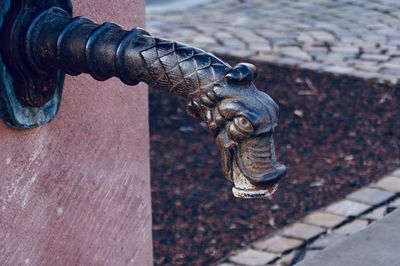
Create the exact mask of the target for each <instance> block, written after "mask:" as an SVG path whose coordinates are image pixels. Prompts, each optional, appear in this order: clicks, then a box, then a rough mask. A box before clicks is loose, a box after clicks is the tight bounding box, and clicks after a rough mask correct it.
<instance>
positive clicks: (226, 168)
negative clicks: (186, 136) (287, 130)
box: [3, 7, 286, 198]
mask: <svg viewBox="0 0 400 266" xmlns="http://www.w3.org/2000/svg"><path fill="white" fill-rule="evenodd" d="M26 25H27V26H26V34H25V36H24V41H23V54H22V55H20V56H21V57H22V58H23V59H21V60H20V62H21V63H20V66H17V67H10V69H14V70H15V69H19V68H20V69H24V70H26V71H28V72H29V73H30V76H31V77H45V78H44V79H46V77H48V76H51V75H54V73H55V72H57V71H59V70H63V71H65V72H66V73H68V74H70V75H79V74H81V73H88V74H90V75H91V76H92V77H93V78H95V79H97V80H106V79H108V78H111V77H118V78H119V79H121V81H122V82H124V83H126V84H128V85H135V84H137V83H138V82H141V81H143V82H146V83H147V84H149V85H150V86H151V87H153V88H157V89H163V90H167V91H170V92H172V93H173V94H175V95H178V96H181V97H185V98H186V99H187V111H188V113H189V114H191V115H192V116H194V117H200V118H201V119H202V120H204V121H205V122H206V124H207V126H208V127H209V129H210V130H211V131H212V132H213V133H214V135H215V137H216V141H217V144H218V146H219V147H220V149H221V154H222V169H223V173H224V175H225V176H226V177H227V178H228V179H229V180H231V181H233V182H234V183H235V187H234V188H233V193H234V195H235V196H237V197H242V198H252V197H265V196H269V195H271V193H272V192H273V191H274V190H275V188H276V184H277V181H278V180H279V179H280V178H281V177H282V176H283V175H284V174H285V172H286V168H285V167H284V166H283V165H282V164H280V163H278V162H277V161H276V158H275V147H274V141H273V131H274V129H275V127H276V126H277V123H278V106H277V104H276V103H275V102H274V101H273V100H272V99H271V98H270V97H269V96H268V95H267V94H265V93H263V92H261V91H259V90H258V89H257V88H256V87H255V86H254V84H253V79H254V78H255V77H256V68H255V66H253V65H251V64H245V63H242V64H239V65H237V66H235V67H231V66H229V65H228V64H226V63H224V62H223V61H221V60H220V59H218V58H217V57H216V56H214V55H213V54H210V53H207V52H205V51H204V50H201V49H198V48H195V47H191V46H188V45H186V44H182V43H178V42H174V41H169V40H165V39H160V38H155V37H152V36H150V34H149V33H147V32H146V31H144V30H142V29H139V28H135V29H133V30H131V31H125V30H123V29H122V28H121V27H120V26H118V25H116V24H114V23H110V22H107V23H104V24H102V25H98V24H96V23H94V22H92V21H91V20H89V19H87V18H85V17H76V18H72V17H71V15H70V12H67V11H65V10H64V9H63V8H61V7H53V8H50V9H47V10H44V11H42V12H41V13H40V14H39V15H36V16H34V17H33V18H32V20H31V21H30V23H29V24H26ZM11 35H12V34H11ZM7 49H9V51H13V48H12V47H8V48H7ZM7 49H3V50H5V51H8V50H7ZM7 54H10V53H7ZM11 54H12V53H11ZM8 62H9V64H13V63H12V60H10V59H9V60H8ZM51 85H52V84H51V83H50V85H49V86H48V87H46V86H41V88H42V91H38V90H37V89H36V87H35V86H31V87H29V86H28V87H24V89H21V90H18V91H17V95H18V99H19V101H20V102H21V103H22V104H23V105H25V106H32V107H40V106H43V105H45V104H46V103H47V102H48V101H49V97H51V91H52V90H54V86H53V87H52V86H51ZM53 85H54V84H53ZM43 88H44V89H43ZM49 92H50V93H49Z"/></svg>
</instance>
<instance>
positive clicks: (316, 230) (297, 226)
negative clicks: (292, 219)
mask: <svg viewBox="0 0 400 266" xmlns="http://www.w3.org/2000/svg"><path fill="white" fill-rule="evenodd" d="M324 232H325V229H324V228H321V227H319V226H314V225H309V224H304V223H294V224H292V225H291V226H289V227H286V228H284V229H283V230H282V231H281V232H280V235H282V236H287V237H292V238H298V239H302V240H310V239H313V238H315V237H317V236H319V235H320V234H322V233H324Z"/></svg>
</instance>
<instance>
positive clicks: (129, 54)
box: [26, 8, 230, 96]
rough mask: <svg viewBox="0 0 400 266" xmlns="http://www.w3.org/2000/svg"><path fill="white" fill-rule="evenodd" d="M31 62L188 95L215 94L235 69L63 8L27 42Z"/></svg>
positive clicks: (45, 16) (39, 22)
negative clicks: (212, 90) (215, 88)
mask: <svg viewBox="0 0 400 266" xmlns="http://www.w3.org/2000/svg"><path fill="white" fill-rule="evenodd" d="M26 48H27V49H26V51H27V53H28V54H27V58H29V63H30V64H31V66H32V68H33V69H35V71H38V72H41V71H43V72H48V71H51V70H52V69H57V68H61V69H63V70H64V71H65V72H67V73H68V74H70V75H78V74H80V73H88V74H90V75H92V76H93V77H94V78H95V79H97V80H106V79H109V78H111V77H114V76H115V77H118V78H120V79H121V80H122V81H123V82H124V83H126V84H128V85H135V84H137V83H138V82H140V81H143V82H146V83H148V84H149V85H150V86H153V87H156V88H159V89H165V90H169V91H172V92H174V93H176V94H178V95H182V96H187V95H188V94H190V93H196V91H202V90H203V91H204V90H209V89H210V86H213V85H214V84H216V83H217V82H218V81H219V80H220V79H221V78H222V77H224V75H225V73H227V72H228V71H229V70H230V66H229V65H227V64H225V63H223V62H222V61H221V60H219V59H218V58H216V57H215V56H214V55H212V54H209V53H206V52H205V51H203V50H201V49H198V48H194V47H190V46H187V45H185V44H182V43H177V42H172V41H168V40H164V39H159V38H154V37H152V36H150V35H149V34H148V33H147V32H146V31H144V30H142V29H140V28H135V29H133V30H131V31H125V30H123V29H122V28H121V27H119V26H118V25H116V24H114V23H111V22H107V23H104V24H102V25H98V24H96V23H94V22H92V21H91V20H89V19H87V18H85V17H76V18H71V17H70V16H69V15H68V14H67V13H66V12H65V11H63V10H62V9H60V8H52V9H49V10H46V11H45V12H43V13H42V14H40V15H39V16H38V17H37V18H36V19H35V20H34V21H33V23H32V24H31V26H30V28H29V30H28V34H27V40H26Z"/></svg>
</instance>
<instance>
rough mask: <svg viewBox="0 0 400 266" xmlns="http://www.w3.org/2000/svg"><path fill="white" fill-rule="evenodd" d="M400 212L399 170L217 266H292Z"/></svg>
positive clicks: (313, 213)
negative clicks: (398, 210)
mask: <svg viewBox="0 0 400 266" xmlns="http://www.w3.org/2000/svg"><path fill="white" fill-rule="evenodd" d="M396 208H400V168H399V169H397V170H395V171H394V172H392V173H390V174H388V175H386V176H384V177H383V178H381V179H380V180H379V181H377V182H376V183H372V184H370V185H368V186H366V187H363V188H361V189H359V190H357V191H355V192H353V193H351V194H349V195H347V196H346V197H345V198H344V199H342V200H340V201H337V202H335V203H332V204H330V205H328V206H326V207H324V208H322V209H319V210H316V211H314V212H312V213H310V214H309V215H307V216H306V217H304V218H303V219H301V220H300V221H298V222H295V223H294V224H291V225H288V226H286V227H284V228H283V229H281V230H279V231H277V232H275V233H274V234H273V235H270V236H268V237H265V238H262V239H260V240H257V241H255V242H253V243H252V244H250V245H249V246H248V247H247V248H245V249H243V250H238V251H237V252H235V253H236V254H234V255H232V256H230V257H229V258H228V259H227V260H226V262H224V263H222V264H220V265H219V266H238V265H240V266H260V265H279V266H289V265H294V264H296V263H298V262H300V261H301V260H303V259H305V258H307V259H308V258H310V257H312V256H314V255H315V254H316V253H318V252H320V251H321V250H323V249H325V248H327V247H328V246H331V245H333V244H334V243H337V242H338V241H341V240H343V239H345V238H347V237H348V236H349V235H352V234H354V233H356V232H358V231H361V230H363V229H364V228H366V227H367V226H368V225H369V224H371V223H373V222H375V221H377V220H380V219H381V218H382V217H384V216H385V215H386V214H388V213H390V212H392V211H393V210H395V209H396Z"/></svg>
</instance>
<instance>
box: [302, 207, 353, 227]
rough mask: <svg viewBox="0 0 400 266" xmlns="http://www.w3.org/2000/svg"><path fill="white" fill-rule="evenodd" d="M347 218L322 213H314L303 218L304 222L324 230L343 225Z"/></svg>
mask: <svg viewBox="0 0 400 266" xmlns="http://www.w3.org/2000/svg"><path fill="white" fill-rule="evenodd" d="M346 219H347V217H344V216H340V215H336V214H332V213H327V212H323V211H316V212H313V213H311V214H309V215H307V216H306V217H305V218H304V222H305V223H308V224H312V225H317V226H321V227H325V228H334V227H336V226H338V225H339V224H341V223H343V222H344V221H345V220H346Z"/></svg>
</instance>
